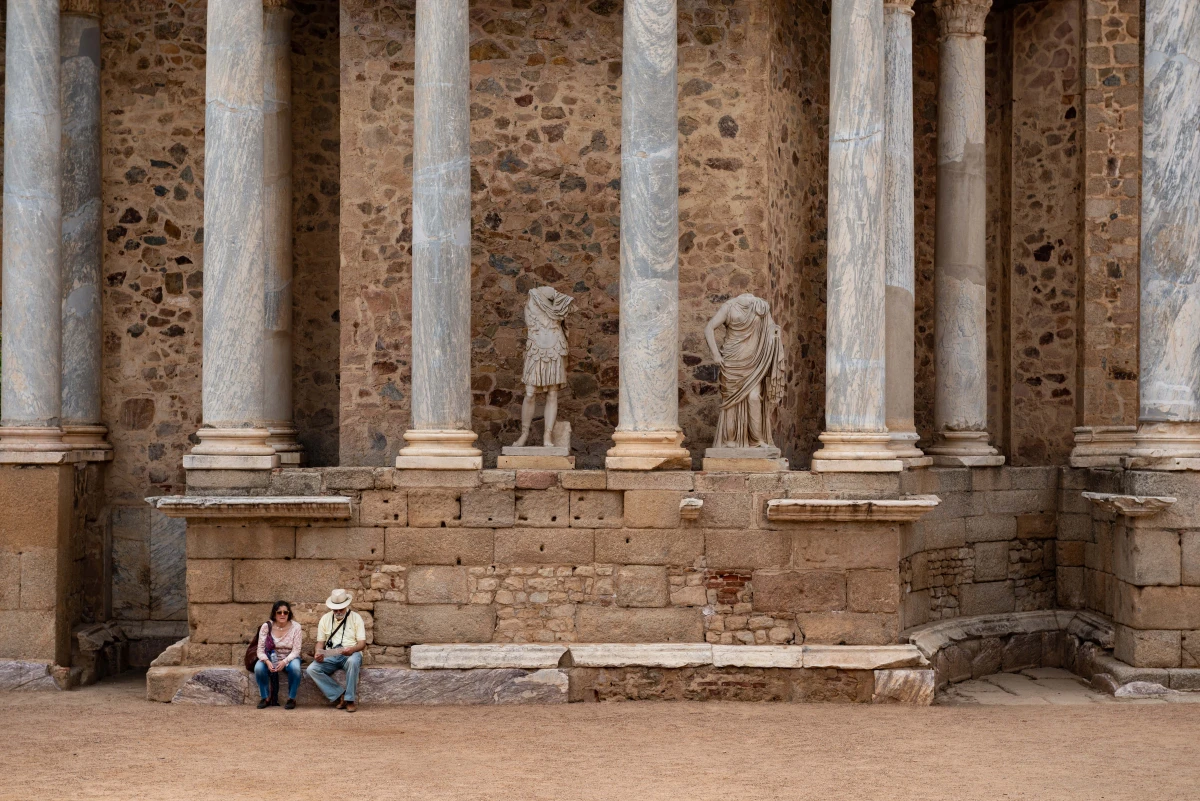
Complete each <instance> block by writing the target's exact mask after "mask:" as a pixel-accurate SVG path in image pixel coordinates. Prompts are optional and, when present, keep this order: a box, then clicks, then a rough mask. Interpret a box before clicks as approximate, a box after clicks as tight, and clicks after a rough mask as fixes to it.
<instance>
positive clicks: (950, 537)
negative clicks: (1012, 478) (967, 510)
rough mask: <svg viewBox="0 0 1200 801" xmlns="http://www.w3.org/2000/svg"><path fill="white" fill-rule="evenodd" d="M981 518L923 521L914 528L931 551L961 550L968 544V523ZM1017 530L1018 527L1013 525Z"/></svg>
mask: <svg viewBox="0 0 1200 801" xmlns="http://www.w3.org/2000/svg"><path fill="white" fill-rule="evenodd" d="M979 519H981V518H976V517H969V518H967V519H966V520H963V519H961V518H955V519H952V520H923V521H921V522H920V523H917V524H916V525H915V526H914V527H913V528H914V530H915V531H916V532H917V533H918V534H919V535H920V536H921V537H923V538H924V541H925V547H926V548H929V549H931V550H937V549H941V548H961V547H963V546H964V545H966V544H967V523H970V522H971V521H973V520H979ZM1013 530H1014V531H1015V530H1016V525H1015V524H1014V525H1013Z"/></svg>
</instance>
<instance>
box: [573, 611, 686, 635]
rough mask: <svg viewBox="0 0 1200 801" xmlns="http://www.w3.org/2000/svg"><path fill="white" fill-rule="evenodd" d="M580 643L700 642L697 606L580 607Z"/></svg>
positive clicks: (577, 630) (577, 623)
mask: <svg viewBox="0 0 1200 801" xmlns="http://www.w3.org/2000/svg"><path fill="white" fill-rule="evenodd" d="M575 630H576V632H577V633H578V638H579V642H585V643H588V642H596V643H612V642H616V643H630V642H635V643H667V642H703V641H704V620H703V615H702V614H701V612H700V610H699V609H694V608H683V609H613V608H609V607H600V606H580V607H579V608H578V609H577V611H576V613H575Z"/></svg>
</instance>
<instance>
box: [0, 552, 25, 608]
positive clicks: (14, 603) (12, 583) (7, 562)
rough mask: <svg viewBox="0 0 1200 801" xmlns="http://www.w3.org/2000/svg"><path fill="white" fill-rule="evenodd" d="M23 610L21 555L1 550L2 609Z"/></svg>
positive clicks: (0, 592) (0, 603)
mask: <svg viewBox="0 0 1200 801" xmlns="http://www.w3.org/2000/svg"><path fill="white" fill-rule="evenodd" d="M20 608H21V554H20V553H18V552H17V551H10V550H6V549H0V609H20Z"/></svg>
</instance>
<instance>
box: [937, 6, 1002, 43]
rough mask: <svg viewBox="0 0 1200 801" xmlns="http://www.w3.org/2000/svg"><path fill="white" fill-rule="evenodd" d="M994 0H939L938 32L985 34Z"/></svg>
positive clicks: (943, 34)
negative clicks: (985, 22) (984, 26)
mask: <svg viewBox="0 0 1200 801" xmlns="http://www.w3.org/2000/svg"><path fill="white" fill-rule="evenodd" d="M991 8H992V0H937V2H935V3H934V4H933V10H934V12H935V13H936V14H937V21H938V34H939V35H940V36H941V37H942V38H943V39H944V38H946V37H947V36H983V25H984V21H985V20H986V19H987V14H988V11H990V10H991Z"/></svg>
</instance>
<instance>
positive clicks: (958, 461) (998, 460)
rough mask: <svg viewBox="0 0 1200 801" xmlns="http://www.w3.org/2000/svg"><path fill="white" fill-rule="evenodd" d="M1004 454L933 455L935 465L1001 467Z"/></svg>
mask: <svg viewBox="0 0 1200 801" xmlns="http://www.w3.org/2000/svg"><path fill="white" fill-rule="evenodd" d="M1003 464H1004V457H1003V456H996V455H992V456H937V455H934V456H933V466H934V467H1001V466H1003Z"/></svg>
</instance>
